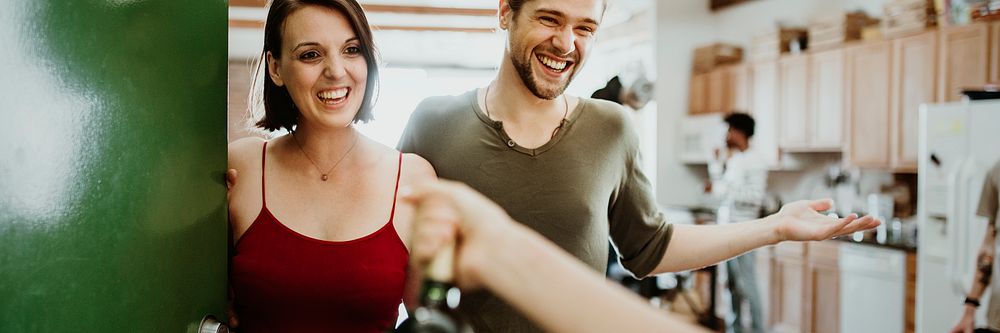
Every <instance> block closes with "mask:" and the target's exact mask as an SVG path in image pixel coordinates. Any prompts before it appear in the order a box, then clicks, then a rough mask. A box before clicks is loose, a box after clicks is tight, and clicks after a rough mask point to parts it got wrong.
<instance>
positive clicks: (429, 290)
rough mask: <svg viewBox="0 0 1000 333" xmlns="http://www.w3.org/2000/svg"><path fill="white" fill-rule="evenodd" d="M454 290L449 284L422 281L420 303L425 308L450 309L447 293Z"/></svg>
mask: <svg viewBox="0 0 1000 333" xmlns="http://www.w3.org/2000/svg"><path fill="white" fill-rule="evenodd" d="M451 288H454V286H453V285H452V284H451V283H447V282H441V281H436V280H432V279H424V285H423V287H421V289H420V302H421V303H422V304H423V305H424V306H427V307H436V308H442V307H444V308H451V307H450V306H448V291H449V290H451Z"/></svg>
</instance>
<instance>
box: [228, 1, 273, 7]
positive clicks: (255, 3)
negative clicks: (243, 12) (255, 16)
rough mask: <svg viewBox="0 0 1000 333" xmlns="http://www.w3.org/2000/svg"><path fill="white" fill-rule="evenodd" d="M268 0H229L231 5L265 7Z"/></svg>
mask: <svg viewBox="0 0 1000 333" xmlns="http://www.w3.org/2000/svg"><path fill="white" fill-rule="evenodd" d="M264 6H267V0H229V7H264Z"/></svg>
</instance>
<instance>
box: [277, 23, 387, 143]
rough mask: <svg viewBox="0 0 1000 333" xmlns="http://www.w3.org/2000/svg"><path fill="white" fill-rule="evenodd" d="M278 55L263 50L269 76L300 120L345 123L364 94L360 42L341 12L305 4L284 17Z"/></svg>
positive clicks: (365, 76) (364, 70)
mask: <svg viewBox="0 0 1000 333" xmlns="http://www.w3.org/2000/svg"><path fill="white" fill-rule="evenodd" d="M281 47H282V49H281V58H280V59H277V58H275V57H274V56H273V54H271V53H270V52H268V54H267V61H268V66H269V73H268V74H269V75H270V76H271V79H272V80H273V81H274V83H275V84H277V85H278V86H284V87H286V88H287V89H288V93H289V94H290V95H291V96H292V101H293V102H295V106H296V107H297V108H298V110H299V114H300V116H299V120H298V121H299V124H300V125H303V124H307V125H308V126H318V127H347V126H349V125H350V124H351V123H352V122H353V120H354V116H355V115H356V114H357V113H358V110H360V108H361V104H362V102H363V100H364V97H365V83H366V82H367V80H368V67H367V63H366V62H365V58H364V56H363V55H362V52H361V42H360V40H358V37H357V35H356V34H355V33H354V30H353V29H352V28H351V24H350V23H349V22H348V20H347V17H346V16H344V14H342V13H341V12H339V11H337V10H334V9H330V8H326V7H321V6H306V7H303V8H301V9H298V10H296V11H294V12H292V13H291V14H290V15H288V17H287V18H286V19H285V22H284V26H283V29H282V35H281Z"/></svg>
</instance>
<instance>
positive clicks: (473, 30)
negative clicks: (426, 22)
mask: <svg viewBox="0 0 1000 333" xmlns="http://www.w3.org/2000/svg"><path fill="white" fill-rule="evenodd" d="M372 30H373V31H379V30H396V31H435V32H471V33H487V34H491V33H494V32H496V28H465V27H431V26H401V25H376V26H372Z"/></svg>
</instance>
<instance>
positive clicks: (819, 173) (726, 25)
mask: <svg viewBox="0 0 1000 333" xmlns="http://www.w3.org/2000/svg"><path fill="white" fill-rule="evenodd" d="M886 2H887V0H757V1H751V2H748V3H745V4H741V5H736V6H733V7H729V8H726V9H724V10H722V11H718V12H715V13H713V12H711V11H710V10H709V9H708V2H707V1H705V0H674V1H670V2H669V3H666V2H659V3H658V7H657V37H656V40H657V50H656V53H657V55H656V58H657V64H658V66H659V68H658V74H659V75H658V80H657V91H656V100H657V101H658V106H659V107H658V108H659V111H658V115H657V116H658V121H657V126H658V138H657V142H658V144H659V145H658V147H657V153H658V159H657V173H658V174H657V176H658V184H657V185H658V186H657V189H658V191H657V197H658V199H659V202H660V204H661V205H665V206H697V205H701V204H703V203H704V202H706V200H705V198H704V197H703V195H702V194H701V193H702V189H703V183H704V181H705V179H706V178H707V172H706V170H705V166H704V165H684V164H682V163H680V162H679V161H678V154H677V146H678V141H679V140H680V136H679V132H678V126H679V122H680V120H681V119H683V117H684V116H685V115H686V113H687V105H688V101H687V98H688V88H689V87H688V79H689V77H690V74H691V53H692V52H693V50H694V48H695V47H697V46H701V45H704V44H709V43H713V42H717V41H724V42H727V43H733V44H738V45H742V46H744V47H745V46H746V45H748V44H749V41H750V39H751V38H752V37H754V36H757V35H760V34H762V33H764V32H766V31H768V29H773V27H774V26H775V24H776V22H783V23H787V24H793V25H804V24H805V23H807V22H808V21H809V20H810V19H811V18H813V17H819V16H822V15H828V14H829V13H833V12H837V11H850V10H856V9H861V10H864V11H865V12H867V13H868V14H869V15H873V16H880V13H881V8H882V6H883V4H885V3H886ZM784 158H786V159H792V160H796V163H795V164H796V165H798V167H797V169H796V170H792V171H777V172H771V174H770V177H769V181H768V189H769V190H770V191H772V192H776V193H779V195H780V196H781V199H782V200H784V201H786V202H787V201H790V200H796V199H803V198H812V197H816V196H818V195H821V194H823V193H822V192H821V191H817V190H816V187H818V186H820V185H822V183H823V174H824V172H825V170H826V167H827V166H828V165H830V164H836V163H838V162H839V159H840V155H839V154H834V155H832V156H831V155H830V154H823V155H815V154H799V155H794V156H785V157H784ZM887 179H891V175H889V174H888V173H885V172H880V171H863V172H862V174H861V185H860V189H861V192H862V193H865V192H866V191H870V190H872V189H875V188H877V187H878V185H879V184H880V183H881V182H884V181H887Z"/></svg>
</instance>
